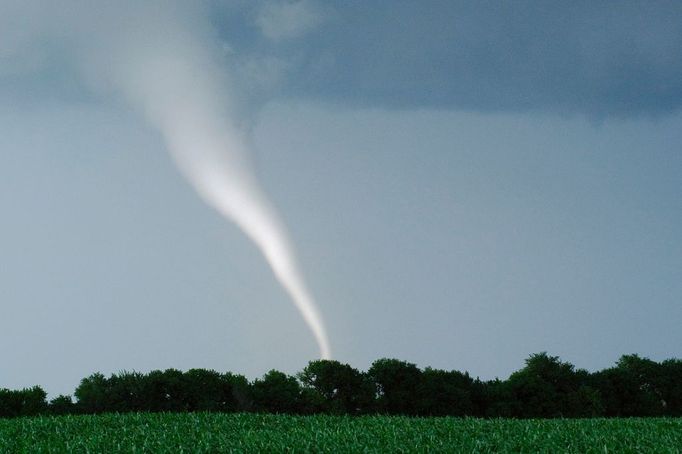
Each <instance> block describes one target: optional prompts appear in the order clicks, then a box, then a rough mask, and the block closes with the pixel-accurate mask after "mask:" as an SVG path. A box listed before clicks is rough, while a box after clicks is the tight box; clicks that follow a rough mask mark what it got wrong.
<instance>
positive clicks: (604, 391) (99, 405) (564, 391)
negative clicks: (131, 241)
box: [0, 353, 682, 418]
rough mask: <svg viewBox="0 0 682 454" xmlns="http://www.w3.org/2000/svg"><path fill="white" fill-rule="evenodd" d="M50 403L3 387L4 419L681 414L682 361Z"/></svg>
mask: <svg viewBox="0 0 682 454" xmlns="http://www.w3.org/2000/svg"><path fill="white" fill-rule="evenodd" d="M74 397H75V400H74V399H73V398H72V397H71V396H64V395H61V396H58V397H56V398H54V399H52V400H50V401H49V402H48V401H47V394H46V393H45V391H44V390H43V389H42V388H40V387H39V386H35V387H33V388H27V389H23V390H15V391H11V390H8V389H0V417H16V416H33V415H44V414H52V415H64V414H97V413H104V412H138V411H145V412H194V411H210V412H268V413H288V414H303V415H309V414H319V413H325V414H336V415H361V414H390V415H411V416H474V417H513V418H556V417H565V418H576V417H597V416H606V417H627V416H682V360H679V359H668V360H665V361H662V362H660V363H659V362H655V361H652V360H650V359H647V358H642V357H640V356H638V355H625V356H622V357H621V358H620V360H618V362H617V363H616V365H615V366H614V367H611V368H608V369H604V370H601V371H598V372H594V373H590V372H588V371H586V370H584V369H576V368H575V367H574V366H573V365H572V364H570V363H567V362H563V361H561V360H560V359H559V358H558V357H556V356H550V355H548V354H547V353H537V354H533V355H531V356H530V357H529V358H528V359H527V360H526V362H525V367H523V368H522V369H521V370H519V371H516V372H514V373H513V374H511V376H510V377H509V378H508V379H507V380H499V379H495V380H490V381H482V380H479V379H478V378H472V377H471V376H470V375H469V373H467V372H459V371H454V370H453V371H446V370H440V369H432V368H430V367H427V368H425V369H423V370H422V369H420V368H418V367H417V366H416V365H415V364H412V363H409V362H406V361H400V360H397V359H385V358H384V359H379V360H377V361H375V362H374V363H373V364H372V366H371V367H370V368H369V370H367V371H366V372H362V371H359V370H357V369H355V368H353V367H351V366H350V365H348V364H343V363H341V362H338V361H332V360H316V361H311V362H310V363H308V365H307V366H306V367H305V368H304V369H303V370H302V371H301V372H299V373H298V374H296V375H295V376H291V375H287V374H285V373H283V372H279V371H277V370H271V371H270V372H268V373H266V374H265V375H264V376H263V377H262V378H258V379H256V380H253V381H249V380H248V379H247V378H246V377H244V376H242V375H235V374H232V373H229V372H228V373H219V372H215V371H213V370H205V369H191V370H189V371H187V372H182V371H179V370H175V369H167V370H165V371H159V370H155V371H151V372H149V373H146V374H144V373H139V372H126V371H124V372H120V373H118V374H113V375H111V376H110V377H105V376H104V375H102V374H101V373H95V374H93V375H91V376H89V377H87V378H84V379H83V380H81V382H80V384H79V386H78V387H77V388H76V390H75V392H74Z"/></svg>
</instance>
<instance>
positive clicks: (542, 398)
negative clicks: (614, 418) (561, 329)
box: [498, 352, 602, 418]
mask: <svg viewBox="0 0 682 454" xmlns="http://www.w3.org/2000/svg"><path fill="white" fill-rule="evenodd" d="M588 377H589V374H587V372H585V371H579V372H576V371H575V368H574V366H573V365H572V364H570V363H565V362H562V361H560V360H559V358H558V357H557V356H549V355H547V353H546V352H542V353H536V354H533V355H530V357H529V358H528V359H527V360H526V366H525V367H524V368H523V369H521V370H519V371H517V372H514V373H513V374H512V375H511V376H510V377H509V380H507V382H506V383H503V384H502V385H501V386H502V390H501V391H502V392H501V395H502V396H504V397H505V398H507V399H511V401H510V402H508V403H507V405H502V406H501V407H500V408H502V409H505V410H506V411H510V412H511V414H510V415H506V416H516V417H522V418H533V417H540V418H555V417H577V416H595V415H597V414H600V412H601V411H602V410H601V409H602V406H601V400H600V398H599V393H598V392H597V391H596V390H595V389H594V388H591V387H590V386H589V384H588V383H587V378H588ZM498 386H499V385H498ZM505 388H506V389H505Z"/></svg>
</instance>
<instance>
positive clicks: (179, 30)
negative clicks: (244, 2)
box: [86, 8, 331, 358]
mask: <svg viewBox="0 0 682 454" xmlns="http://www.w3.org/2000/svg"><path fill="white" fill-rule="evenodd" d="M153 12H154V14H153V15H152V16H151V17H153V19H152V20H151V21H146V20H141V19H140V16H132V19H130V17H129V18H128V20H127V21H125V23H124V27H122V28H121V29H120V30H117V31H116V32H115V33H113V35H114V38H113V39H112V40H111V41H110V42H109V44H108V45H105V46H103V48H102V47H100V46H97V48H96V49H91V52H92V53H91V54H90V55H91V57H90V58H88V59H86V61H87V63H88V64H90V65H92V66H93V67H94V72H93V68H92V67H91V68H86V71H88V72H90V73H91V77H93V80H94V81H95V83H100V82H101V81H102V80H107V79H108V80H109V82H111V83H112V84H113V86H114V87H115V88H116V89H117V90H118V91H120V92H121V93H123V94H124V95H125V97H126V99H127V100H128V101H129V102H130V103H131V104H132V105H133V106H135V107H136V108H137V109H138V110H140V111H142V112H143V113H144V115H145V116H146V118H147V119H148V120H149V122H150V123H151V124H152V125H154V126H155V127H156V128H158V130H159V131H160V132H161V134H162V135H163V138H164V139H165V142H166V145H167V147H168V149H169V151H170V153H171V154H172V156H173V159H174V161H175V163H176V164H177V166H178V168H179V169H180V170H181V172H182V174H183V175H184V176H185V177H186V178H187V179H188V180H189V182H190V183H191V184H192V185H193V187H194V188H195V189H196V191H197V192H198V193H199V195H200V196H201V197H202V198H203V199H204V201H205V202H206V203H207V204H209V205H210V206H212V207H213V208H215V209H216V210H217V211H218V212H219V213H220V214H222V215H223V216H224V217H226V218H227V219H229V220H231V221H233V222H234V223H236V224H237V225H238V226H239V227H240V228H241V229H242V230H243V231H244V233H245V234H246V235H247V236H248V237H249V238H250V239H251V240H252V241H253V242H254V243H255V244H256V246H257V247H258V248H259V249H260V251H261V252H262V253H263V256H264V257H265V259H266V260H267V262H268V264H269V265H270V267H271V268H272V271H273V273H274V275H275V276H276V278H277V280H278V281H279V283H280V284H281V285H282V287H283V288H284V289H285V290H286V292H287V293H288V295H289V297H290V298H291V300H292V301H293V303H294V304H295V306H296V308H297V309H298V310H299V312H300V313H301V315H302V317H303V319H304V320H305V322H306V323H307V325H308V326H309V328H310V330H311V331H312V333H313V335H314V337H315V340H316V342H317V345H318V348H319V352H320V356H321V357H322V358H330V357H331V350H330V346H329V341H328V338H327V334H326V330H325V327H324V323H323V321H322V317H321V316H320V313H319V311H318V309H317V307H316V305H315V302H314V300H313V298H312V296H311V294H310V291H309V290H308V288H307V287H306V285H305V282H304V279H303V277H302V274H301V272H300V270H299V267H298V265H297V263H296V258H295V254H294V250H293V247H292V245H291V242H290V241H289V239H288V237H287V234H286V230H285V228H284V226H283V224H282V222H281V221H280V220H279V218H278V216H277V214H276V212H275V210H274V209H273V207H272V206H271V204H270V202H269V201H268V199H267V197H266V196H265V194H264V192H263V190H262V189H261V188H260V186H259V184H258V183H257V181H256V179H255V177H254V174H253V172H252V170H251V168H250V166H249V160H248V150H247V148H248V147H247V143H248V141H247V132H246V131H245V128H244V127H241V126H240V124H239V122H238V121H236V120H235V117H236V116H235V115H234V114H233V113H232V112H231V111H230V108H232V104H233V102H231V99H230V97H229V96H228V95H229V94H230V93H228V90H227V88H226V87H228V86H229V81H228V80H227V79H226V77H225V70H224V67H223V66H222V65H221V62H220V59H219V57H218V55H219V54H218V53H217V52H215V51H214V49H213V48H212V46H211V45H209V44H207V40H206V39H202V38H201V37H198V36H197V33H195V32H196V31H197V30H196V28H197V27H187V26H185V24H186V18H184V17H181V18H178V15H177V14H176V15H173V14H172V13H171V15H168V16H166V17H164V16H163V14H164V13H166V14H167V13H168V8H161V9H160V10H156V11H153ZM160 16H161V18H160ZM119 25H120V24H119ZM103 78H104V79H103Z"/></svg>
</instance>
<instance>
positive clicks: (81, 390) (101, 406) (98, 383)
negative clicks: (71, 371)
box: [74, 372, 109, 413]
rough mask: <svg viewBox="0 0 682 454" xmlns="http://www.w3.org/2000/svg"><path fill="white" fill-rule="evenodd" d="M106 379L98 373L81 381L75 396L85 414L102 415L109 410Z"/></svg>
mask: <svg viewBox="0 0 682 454" xmlns="http://www.w3.org/2000/svg"><path fill="white" fill-rule="evenodd" d="M107 388H108V383H107V379H106V377H104V375H102V374H101V373H99V372H97V373H94V374H92V375H90V376H89V377H87V378H84V379H82V380H81V382H80V384H79V385H78V387H77V388H76V391H75V392H74V395H75V396H76V399H77V401H78V402H77V405H78V408H79V409H80V410H81V411H82V412H83V413H102V412H104V411H107V410H109V408H108V407H109V405H108V401H107Z"/></svg>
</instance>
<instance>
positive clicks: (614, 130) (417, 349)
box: [0, 0, 682, 395]
mask: <svg viewBox="0 0 682 454" xmlns="http://www.w3.org/2000/svg"><path fill="white" fill-rule="evenodd" d="M109 3H110V2H101V3H98V2H92V1H87V2H86V1H64V2H48V1H45V2H40V1H35V0H21V1H20V0H0V208H1V209H2V215H1V217H0V358H2V364H1V365H0V387H8V388H19V387H24V386H31V385H34V384H41V385H43V386H44V387H45V389H46V390H47V391H48V392H49V393H50V394H52V395H54V394H57V393H71V392H72V391H73V389H74V388H75V387H76V386H77V384H78V381H79V380H80V378H82V377H85V376H87V375H89V374H91V373H92V372H95V371H101V372H103V373H105V374H109V373H112V372H117V371H120V370H123V369H125V370H132V369H134V370H139V371H149V370H151V369H163V368H169V367H174V368H179V369H188V368H191V367H202V368H212V369H216V370H219V371H227V370H229V371H233V372H237V373H243V374H245V375H247V376H248V377H249V378H255V377H257V376H260V375H262V374H263V373H264V372H266V371H267V370H269V369H271V368H276V369H279V370H283V371H285V372H288V373H293V372H296V371H298V370H300V369H302V368H303V367H304V366H305V364H306V363H307V361H309V360H311V359H314V358H316V355H318V349H317V347H316V344H315V340H314V338H313V336H312V334H311V332H310V330H309V329H308V327H307V326H306V324H305V323H304V321H303V319H302V318H301V316H300V315H299V313H298V312H297V311H296V309H295V307H294V306H293V305H292V304H291V301H290V299H289V297H288V295H287V294H286V293H285V292H284V291H283V289H282V288H281V287H280V285H279V284H278V282H277V280H276V279H275V278H274V277H273V274H272V271H271V270H270V268H269V267H268V264H267V263H266V261H265V260H264V258H263V255H262V254H261V253H260V251H259V250H258V248H257V247H256V246H255V245H254V244H253V243H252V242H251V241H250V240H249V238H248V237H247V236H246V235H245V234H244V233H243V232H242V231H241V230H240V229H239V228H238V227H237V226H235V224H233V223H231V222H230V221H229V220H226V219H225V218H223V217H222V216H221V215H220V214H219V213H218V212H216V211H215V210H214V209H212V208H211V207H210V206H209V205H208V204H206V203H205V202H204V200H203V199H202V197H200V196H199V195H198V194H197V192H196V191H195V189H194V188H193V185H192V184H190V182H188V181H187V180H186V179H185V177H183V173H182V171H180V170H178V168H176V166H175V165H174V161H173V159H172V158H171V156H170V155H169V153H168V150H167V148H168V145H167V143H168V142H167V140H164V136H163V134H162V133H161V132H160V130H159V128H158V127H157V125H156V124H155V123H154V121H153V118H154V117H153V115H152V120H150V117H149V112H148V110H149V109H148V106H147V105H146V104H144V103H136V100H135V99H131V98H134V97H135V96H132V95H131V94H130V93H131V91H130V90H129V91H126V90H125V89H123V90H121V89H120V86H121V83H120V80H121V78H123V77H124V76H126V75H127V72H128V71H133V70H134V68H133V69H131V66H130V65H126V64H121V63H120V62H121V61H127V60H126V58H127V55H128V54H129V53H137V52H138V51H139V55H143V56H145V58H147V57H149V56H151V57H152V58H153V57H154V55H156V53H160V54H163V56H164V57H168V58H170V59H173V58H175V57H176V56H177V55H179V56H180V57H178V58H186V57H185V56H186V55H192V61H195V60H194V58H195V56H196V55H201V58H199V57H196V58H197V60H196V61H201V62H204V61H208V60H210V62H211V66H210V70H211V71H213V72H215V73H216V74H215V77H214V78H213V79H212V81H220V84H224V85H220V84H218V85H220V86H219V87H218V92H219V93H218V94H219V96H218V97H217V98H216V99H218V100H219V103H225V106H224V110H225V111H226V112H229V121H230V124H231V125H238V126H239V128H241V130H242V131H244V134H246V135H247V143H248V144H250V148H249V150H248V155H249V159H250V160H251V161H252V163H253V167H254V169H255V174H256V175H257V177H258V180H259V181H260V183H261V185H262V186H263V188H264V190H265V192H266V193H267V194H268V197H269V199H270V201H271V202H272V205H273V206H274V207H276V209H277V212H278V213H279V215H280V217H281V219H282V220H283V223H284V224H285V225H286V228H287V229H288V232H289V235H290V237H291V240H292V243H293V245H294V247H295V250H296V253H297V256H298V262H299V264H300V268H301V272H302V274H303V276H304V277H305V281H306V283H307V285H308V287H309V289H310V290H311V293H312V294H313V296H314V297H315V300H316V302H317V306H318V307H319V310H320V313H321V315H322V317H323V319H324V322H325V324H326V327H327V330H328V333H329V339H330V343H331V348H332V352H333V356H334V358H335V359H338V360H340V361H343V362H348V363H350V364H352V365H353V366H355V367H357V368H359V369H366V368H367V367H368V366H369V365H370V364H371V362H372V361H373V360H375V359H377V358H380V357H395V358H399V359H404V360H409V361H412V362H415V363H417V364H418V365H419V366H422V367H425V366H433V367H438V368H446V369H458V370H468V371H470V372H471V373H472V374H473V375H474V376H480V377H482V378H485V379H488V378H493V377H495V376H499V377H501V378H506V377H507V376H508V374H509V373H510V372H512V371H513V370H516V369H518V368H520V367H521V366H522V365H523V360H524V359H525V358H526V357H527V356H528V355H529V354H530V353H534V352H540V351H548V352H549V353H550V354H554V355H559V356H561V357H562V358H563V359H565V360H567V361H570V362H572V363H574V364H576V365H577V366H579V367H584V368H587V369H590V370H594V369H601V368H604V367H608V366H610V365H612V364H613V363H614V362H615V361H616V360H617V359H618V357H619V356H620V355H622V354H626V353H639V354H642V355H644V356H648V357H651V358H652V359H656V360H661V359H664V358H669V357H680V356H682V351H680V345H682V330H680V329H679V327H680V326H682V197H680V195H681V192H682V152H681V151H680V143H682V112H681V111H680V107H681V105H682V4H680V3H679V2H651V1H647V2H593V1H591V2H580V1H575V2H514V3H508V2H499V3H498V2H478V1H476V2H453V1H435V0H434V1H424V2H412V1H392V2H364V1H363V2H361V1H357V2H356V1H338V2H332V1H329V2H323V1H321V0H320V1H314V0H302V1H275V0H270V1H258V2H252V1H227V0H225V1H218V0H214V1H197V2H182V1H179V0H178V1H170V0H169V1H161V0H155V1H148V2H137V1H132V0H130V1H128V0H125V1H120V2H115V3H114V4H113V5H112V4H109ZM57 4H58V5H57ZM140 30H142V31H144V33H139V31H140ZM122 43H123V44H122ZM140 49H142V50H140ZM205 56H208V57H205ZM204 57H205V58H206V59H207V60H203V58H204ZM201 68H202V70H204V68H206V67H204V66H202V67H201ZM152 74H154V73H152ZM160 79H164V77H163V75H162V77H160ZM162 82H163V81H160V82H159V84H160V87H161V88H160V90H163V89H168V87H171V88H172V87H173V85H172V84H170V85H168V84H167V85H164V84H163V83H162ZM140 86H142V87H143V88H144V85H140ZM126 87H127V86H126ZM135 88H136V89H137V88H139V87H138V85H135ZM197 89H199V87H197ZM192 91H193V90H192V87H190V89H189V90H186V91H185V92H183V93H173V94H172V96H173V99H178V100H180V101H178V102H179V104H177V103H176V104H173V108H174V109H177V110H180V111H182V110H183V104H182V100H183V99H185V97H186V98H188V99H191V98H192V96H193V94H192ZM134 93H137V92H134ZM142 96H144V94H143V95H142ZM199 97H200V96H199ZM216 102H218V101H216ZM141 104H142V105H143V107H142V108H141V107H140V105H141ZM228 104H229V105H228ZM178 106H179V107H178ZM145 109H146V110H145ZM221 109H222V106H221ZM221 111H222V110H221Z"/></svg>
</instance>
